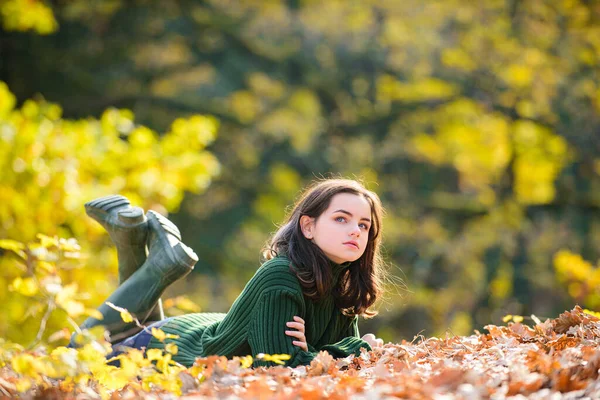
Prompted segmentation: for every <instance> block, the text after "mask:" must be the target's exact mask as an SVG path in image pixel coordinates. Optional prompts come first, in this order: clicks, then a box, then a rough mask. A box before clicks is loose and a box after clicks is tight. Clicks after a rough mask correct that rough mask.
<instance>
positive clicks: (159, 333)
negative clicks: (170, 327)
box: [152, 328, 167, 342]
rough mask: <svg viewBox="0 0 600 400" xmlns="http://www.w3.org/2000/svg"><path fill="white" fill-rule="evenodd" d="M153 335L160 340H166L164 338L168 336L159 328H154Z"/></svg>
mask: <svg viewBox="0 0 600 400" xmlns="http://www.w3.org/2000/svg"><path fill="white" fill-rule="evenodd" d="M152 336H154V338H155V339H156V340H158V341H159V342H164V340H165V339H166V338H167V335H166V334H165V332H164V331H163V330H162V329H158V328H152Z"/></svg>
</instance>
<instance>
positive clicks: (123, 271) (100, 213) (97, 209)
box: [85, 195, 181, 323]
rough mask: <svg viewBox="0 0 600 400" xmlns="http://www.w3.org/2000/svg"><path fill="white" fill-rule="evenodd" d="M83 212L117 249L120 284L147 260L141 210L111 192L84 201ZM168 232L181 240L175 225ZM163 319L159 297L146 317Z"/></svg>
mask: <svg viewBox="0 0 600 400" xmlns="http://www.w3.org/2000/svg"><path fill="white" fill-rule="evenodd" d="M85 211H86V213H87V215H89V216H90V217H91V218H93V219H94V220H96V221H97V222H98V223H100V225H102V226H103V227H104V229H106V231H107V232H108V234H109V236H110V238H111V239H112V241H113V243H114V244H115V247H116V248H117V257H118V260H119V285H121V284H122V283H123V282H125V281H126V280H127V279H128V278H129V277H130V276H131V275H133V273H134V272H135V271H137V270H138V269H139V268H140V267H141V266H142V264H144V262H145V261H146V239H147V237H148V223H147V220H146V217H145V215H144V210H142V209H141V208H140V207H132V206H131V203H130V202H129V200H128V199H127V198H125V197H123V196H119V195H111V196H105V197H100V198H98V199H96V200H93V201H90V202H88V203H86V204H85ZM171 225H173V224H171ZM170 231H171V232H173V234H174V235H175V236H176V237H177V238H178V239H179V240H181V235H180V234H179V230H178V229H177V227H175V225H173V226H172V227H171V228H170ZM162 319H164V313H163V310H162V303H161V301H160V299H158V302H157V305H156V306H155V307H154V308H153V310H152V312H151V313H150V315H149V316H148V320H149V321H160V320H162ZM140 322H141V323H144V322H146V321H140Z"/></svg>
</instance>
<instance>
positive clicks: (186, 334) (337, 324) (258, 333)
mask: <svg viewBox="0 0 600 400" xmlns="http://www.w3.org/2000/svg"><path fill="white" fill-rule="evenodd" d="M289 265H290V261H289V259H287V258H286V257H283V256H279V257H276V258H273V259H271V260H269V261H267V262H265V263H264V264H263V265H262V266H261V267H260V268H259V269H258V271H257V272H256V274H255V275H254V277H252V279H250V281H249V282H248V283H247V284H246V287H245V288H244V290H243V291H242V293H240V295H239V296H238V298H237V299H236V300H235V302H234V303H233V305H232V306H231V309H230V310H229V312H228V313H227V314H221V313H195V314H186V315H182V316H178V317H175V318H173V319H171V320H170V321H169V322H167V323H166V324H165V325H163V326H162V327H161V329H162V330H163V331H164V332H166V333H170V334H175V335H179V339H167V340H165V342H164V343H161V342H159V341H158V340H156V339H154V338H153V339H151V340H150V343H149V344H148V348H159V349H162V348H163V347H164V345H165V344H166V343H175V344H176V345H177V347H178V349H179V351H178V353H177V354H176V355H175V356H173V359H174V360H175V361H177V362H179V363H181V364H183V365H185V366H187V367H189V366H191V365H192V364H193V363H194V360H195V359H196V357H204V356H208V355H212V354H217V355H224V356H227V357H232V356H245V355H248V354H251V355H252V356H253V357H254V358H255V361H254V366H270V365H274V364H273V363H272V362H264V361H260V360H256V355H257V354H259V353H264V354H289V355H291V359H290V360H288V361H287V362H286V365H288V366H291V367H295V366H297V365H307V364H310V362H311V360H312V359H313V358H314V357H315V356H316V355H317V353H318V351H320V350H327V351H328V352H329V353H330V354H331V355H333V356H334V357H346V356H348V355H350V354H359V353H360V348H361V347H364V348H366V349H367V350H371V347H370V346H369V344H368V343H367V342H365V341H364V340H362V339H360V337H359V332H358V325H357V323H358V317H354V318H349V317H346V316H344V315H342V313H341V312H340V310H339V309H337V308H336V307H335V304H334V299H333V296H332V295H329V296H327V297H326V298H324V299H322V300H321V301H319V302H313V301H311V300H310V299H308V298H305V297H304V295H303V294H302V288H301V286H300V283H299V282H298V279H297V278H296V276H295V275H294V274H293V273H292V272H290V270H289ZM331 267H332V268H333V273H334V277H335V279H336V280H337V277H339V275H340V272H341V271H342V270H343V268H345V266H344V265H335V264H332V266H331ZM295 315H297V316H300V317H301V318H302V319H304V321H305V323H306V324H305V328H306V332H305V335H306V340H307V343H308V350H309V351H303V350H301V349H300V348H299V347H297V346H294V345H293V344H292V341H294V340H296V339H295V338H293V337H291V336H288V335H286V334H285V331H286V330H292V329H290V328H288V327H287V326H286V323H287V322H290V321H293V317H294V316H295Z"/></svg>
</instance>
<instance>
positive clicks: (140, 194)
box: [0, 2, 220, 343]
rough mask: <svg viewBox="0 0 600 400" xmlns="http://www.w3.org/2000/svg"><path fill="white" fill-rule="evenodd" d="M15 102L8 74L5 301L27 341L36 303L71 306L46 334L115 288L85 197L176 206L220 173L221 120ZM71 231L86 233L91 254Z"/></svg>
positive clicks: (2, 99)
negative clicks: (156, 124) (77, 111)
mask: <svg viewBox="0 0 600 400" xmlns="http://www.w3.org/2000/svg"><path fill="white" fill-rule="evenodd" d="M34 3H35V2H34ZM1 4H5V3H2V2H0V5H1ZM14 106H15V100H14V96H13V95H12V93H10V91H9V90H8V88H7V87H6V85H5V84H4V83H3V82H0V132H2V134H1V135H0V177H1V178H0V237H2V238H6V239H1V240H0V248H3V249H5V250H8V252H6V253H5V255H4V256H3V257H0V271H2V272H0V284H2V285H3V287H2V288H1V289H0V302H2V304H3V306H4V307H5V310H7V312H6V318H3V319H2V320H1V321H0V336H4V337H7V338H8V339H10V340H15V341H20V342H21V343H28V342H31V341H32V340H33V339H34V338H35V336H36V333H37V331H38V328H39V326H40V322H41V318H42V317H43V315H42V313H41V311H42V310H43V308H39V307H38V308H36V307H35V305H36V304H55V305H56V307H57V308H58V309H60V310H63V311H64V315H63V316H62V317H61V314H60V313H58V314H57V313H55V312H54V311H51V313H52V318H49V319H48V321H47V323H48V325H47V329H46V331H45V332H44V335H45V336H44V337H47V336H48V335H50V334H52V333H53V332H56V331H59V330H60V329H62V328H64V327H72V323H70V322H68V321H67V319H68V318H71V319H73V318H76V319H78V320H79V318H82V317H84V316H87V315H93V316H95V317H98V314H97V312H95V311H94V310H93V308H95V307H96V306H98V304H99V303H100V301H102V300H103V299H105V298H106V297H108V295H109V294H110V292H112V290H113V289H114V285H115V281H111V280H110V279H106V277H107V275H111V273H113V272H114V268H115V267H116V252H115V250H114V248H113V247H112V246H110V245H109V240H108V235H106V232H104V229H103V228H102V227H101V226H100V225H99V224H98V223H96V222H95V221H93V220H92V219H91V218H89V217H87V216H86V215H85V211H84V207H83V204H84V203H85V202H86V201H89V200H92V199H93V198H95V197H100V196H104V195H107V194H113V193H120V194H123V195H125V196H127V197H129V198H130V200H131V201H132V203H133V204H135V205H138V206H141V207H143V208H144V209H149V208H151V207H153V206H154V207H155V206H156V205H159V204H160V205H161V206H165V207H166V209H167V210H168V211H173V210H176V209H177V208H178V207H179V204H180V203H181V201H182V199H183V195H184V193H185V191H190V192H200V191H203V190H204V189H205V188H206V187H207V186H208V185H209V184H210V182H211V180H212V179H213V177H215V176H216V175H218V174H219V173H220V165H219V163H218V161H217V160H216V159H215V157H214V156H213V155H212V154H211V153H210V152H208V151H207V150H206V146H208V145H209V144H210V143H212V142H213V141H214V139H215V137H216V132H217V128H218V124H217V121H216V120H215V119H214V118H212V117H206V116H201V115H195V116H191V117H189V118H178V119H176V120H175V121H174V122H173V124H172V126H171V129H170V130H169V132H167V133H166V134H164V135H159V134H158V133H157V132H154V131H152V130H151V129H149V128H147V127H144V126H138V125H136V124H135V122H134V115H133V113H132V112H131V111H130V110H118V109H108V110H106V111H105V112H104V113H103V114H102V115H101V117H100V118H99V119H92V118H88V119H84V120H67V119H61V114H62V111H61V108H60V107H59V106H58V105H56V104H52V103H48V102H45V101H44V100H26V101H25V102H24V103H23V106H22V107H21V108H20V109H16V108H14ZM39 232H42V233H43V234H39ZM66 235H68V237H70V236H72V235H74V236H76V237H78V238H80V240H81V241H82V245H83V246H81V247H83V248H84V249H85V250H86V253H82V250H81V247H80V245H79V243H78V242H77V241H76V240H75V239H67V238H65V237H64V236H66ZM61 236H62V237H61ZM87 254H93V255H94V256H93V259H92V258H90V259H88V255H87ZM83 262H85V264H86V266H83ZM26 265H28V266H29V267H26ZM26 271H27V273H26ZM113 275H114V276H115V277H116V274H113ZM9 286H10V289H11V290H13V293H10V292H9V291H8V287H9ZM61 291H62V293H61ZM78 292H79V293H89V294H90V296H88V297H87V298H83V297H80V296H79V295H78ZM54 301H56V302H54ZM27 310H30V311H31V312H27ZM123 317H124V318H125V319H129V318H130V316H129V315H127V314H123ZM73 322H75V321H73Z"/></svg>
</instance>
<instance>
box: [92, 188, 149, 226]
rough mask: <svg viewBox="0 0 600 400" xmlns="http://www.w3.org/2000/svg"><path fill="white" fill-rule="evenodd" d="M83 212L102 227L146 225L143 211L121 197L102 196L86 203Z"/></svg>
mask: <svg viewBox="0 0 600 400" xmlns="http://www.w3.org/2000/svg"><path fill="white" fill-rule="evenodd" d="M85 212H86V214H87V215H88V216H89V217H90V218H92V219H94V220H95V221H97V222H98V223H100V224H101V225H103V226H105V225H110V226H112V227H115V228H136V227H137V226H138V225H143V224H144V223H146V220H145V218H144V210H143V209H141V208H140V207H132V206H131V203H130V202H129V200H128V199H127V198H126V197H124V196H121V195H110V196H104V197H100V198H98V199H95V200H92V201H90V202H87V203H85ZM105 228H106V226H105Z"/></svg>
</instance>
